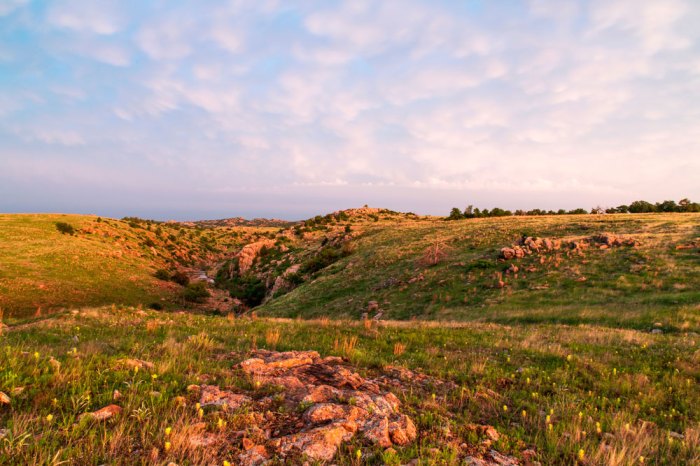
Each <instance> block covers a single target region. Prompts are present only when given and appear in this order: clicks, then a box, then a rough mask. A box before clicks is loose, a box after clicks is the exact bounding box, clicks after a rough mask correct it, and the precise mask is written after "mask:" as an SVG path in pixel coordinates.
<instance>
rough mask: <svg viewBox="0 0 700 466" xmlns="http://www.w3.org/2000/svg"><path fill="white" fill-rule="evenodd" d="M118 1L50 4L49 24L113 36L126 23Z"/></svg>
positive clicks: (63, 0)
mask: <svg viewBox="0 0 700 466" xmlns="http://www.w3.org/2000/svg"><path fill="white" fill-rule="evenodd" d="M122 11H123V10H122V9H121V8H120V2H119V1H118V0H90V1H89V2H84V1H81V0H55V1H52V2H51V3H50V4H49V8H48V11H47V14H46V18H47V22H48V23H49V24H50V25H51V26H54V27H59V28H64V29H71V30H74V31H79V32H89V33H93V34H101V35H111V34H115V33H116V32H118V31H119V30H120V29H121V28H122V27H123V23H124V18H123V16H122Z"/></svg>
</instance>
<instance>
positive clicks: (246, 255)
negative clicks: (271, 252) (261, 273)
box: [236, 239, 275, 274]
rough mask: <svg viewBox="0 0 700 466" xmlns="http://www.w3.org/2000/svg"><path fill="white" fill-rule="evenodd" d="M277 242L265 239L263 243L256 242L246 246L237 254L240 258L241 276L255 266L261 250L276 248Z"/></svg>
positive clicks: (239, 268)
mask: <svg viewBox="0 0 700 466" xmlns="http://www.w3.org/2000/svg"><path fill="white" fill-rule="evenodd" d="M274 245H275V242H274V241H273V240H271V239H265V240H261V241H256V242H254V243H250V244H246V245H245V246H243V249H241V250H240V252H239V253H238V254H237V256H236V257H238V271H239V273H240V274H244V273H246V272H247V271H248V270H250V268H251V267H252V265H253V262H254V261H255V258H256V257H258V254H259V253H260V250H261V249H262V248H271V247H274Z"/></svg>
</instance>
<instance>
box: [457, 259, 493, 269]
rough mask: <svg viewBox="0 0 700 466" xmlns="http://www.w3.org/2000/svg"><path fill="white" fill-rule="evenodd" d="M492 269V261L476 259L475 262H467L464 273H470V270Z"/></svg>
mask: <svg viewBox="0 0 700 466" xmlns="http://www.w3.org/2000/svg"><path fill="white" fill-rule="evenodd" d="M492 267H494V263H493V261H490V260H487V259H477V260H475V261H472V262H469V263H468V264H467V265H466V266H465V268H464V271H465V272H471V271H472V270H485V269H490V268H492Z"/></svg>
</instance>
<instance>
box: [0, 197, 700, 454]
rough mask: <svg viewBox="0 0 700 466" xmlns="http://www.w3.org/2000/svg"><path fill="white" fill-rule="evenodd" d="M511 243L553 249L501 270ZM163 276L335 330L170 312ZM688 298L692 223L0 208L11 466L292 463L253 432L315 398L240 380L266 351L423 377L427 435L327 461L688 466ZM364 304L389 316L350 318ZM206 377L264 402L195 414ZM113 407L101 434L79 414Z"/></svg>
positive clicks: (693, 324)
mask: <svg viewBox="0 0 700 466" xmlns="http://www.w3.org/2000/svg"><path fill="white" fill-rule="evenodd" d="M57 221H61V222H67V223H69V224H71V225H73V226H74V228H75V229H76V233H75V234H74V235H66V234H61V233H59V232H58V231H57V229H56V227H55V222H57ZM603 232H608V233H610V235H608V236H607V237H605V238H607V239H606V240H605V241H607V242H605V241H604V240H603V239H602V238H601V236H600V234H601V233H603ZM613 234H614V235H617V239H618V241H614V238H613V236H612V235H613ZM523 235H525V236H526V237H528V236H530V237H533V236H534V237H540V238H547V239H548V240H551V241H553V242H552V243H548V244H550V246H551V248H550V247H547V248H545V247H538V248H537V250H536V249H534V247H533V248H531V247H530V246H528V248H530V252H531V253H530V254H522V255H523V257H519V258H511V259H504V258H500V259H499V256H500V255H501V249H502V248H504V247H511V246H513V245H516V243H519V242H520V243H522V242H523ZM611 238H612V239H611ZM528 241H529V240H526V241H524V242H525V243H528ZM532 241H535V240H532ZM559 242H561V243H559ZM555 243H556V244H557V245H558V246H559V247H555V246H554V244H555ZM608 243H609V244H608ZM528 244H533V243H532V242H529V243H528ZM513 250H514V251H515V249H513ZM515 267H517V272H516V271H515ZM160 268H163V269H166V270H169V271H172V270H184V269H200V268H206V269H211V270H212V271H213V270H219V274H218V277H219V280H218V284H219V285H220V286H222V287H226V288H228V289H229V290H232V291H234V295H236V294H237V293H238V295H237V296H239V297H243V295H245V296H247V297H250V296H251V295H252V291H255V292H256V293H259V294H258V295H256V298H259V299H263V300H264V304H262V305H261V306H259V307H256V308H254V310H255V311H256V312H255V315H257V316H289V317H299V316H301V317H329V318H331V319H328V318H322V319H316V320H297V319H293V320H292V319H278V318H268V317H263V318H255V317H254V315H253V314H252V313H250V312H244V317H243V318H239V317H237V316H235V315H234V314H233V313H230V314H228V315H226V316H223V315H216V314H214V313H201V312H200V313H193V312H179V311H180V310H182V309H184V307H183V302H182V299H181V295H182V288H181V287H180V286H179V285H175V284H174V283H172V282H170V281H162V280H157V279H155V278H154V273H155V272H156V270H157V269H160ZM699 290H700V215H697V214H695V215H693V214H652V215H609V216H590V215H579V216H556V217H515V218H501V219H478V220H461V221H451V222H446V221H443V220H441V219H436V218H425V217H418V216H415V215H411V214H399V213H395V212H389V211H379V210H377V209H358V210H356V211H346V212H338V213H334V214H331V215H329V216H325V217H317V218H314V219H310V220H308V221H306V222H304V223H300V224H296V225H294V226H292V227H289V228H283V229H280V228H278V227H274V228H271V227H228V226H213V227H208V228H198V227H196V226H195V227H193V226H187V225H181V224H158V223H154V222H147V221H142V220H138V219H127V220H125V221H117V220H111V219H100V220H99V221H98V219H97V218H96V217H89V216H63V215H0V306H1V307H2V308H3V310H4V324H9V326H5V325H3V324H2V322H1V321H2V319H3V316H2V314H1V313H0V392H2V394H0V464H17V463H21V464H57V463H61V462H62V461H67V462H68V464H102V463H106V464H124V465H127V464H129V465H131V464H144V465H162V464H168V463H169V462H171V461H172V462H175V463H176V464H226V463H224V462H225V461H226V462H229V463H230V464H238V460H239V458H240V455H241V454H244V452H245V451H247V449H248V448H250V446H251V442H253V441H254V442H258V443H260V445H258V446H264V447H265V448H267V451H268V452H269V453H270V454H271V455H272V459H273V461H272V463H271V464H273V465H274V464H285V463H284V461H285V460H283V459H282V458H280V457H275V456H274V455H275V454H276V452H277V453H278V452H279V449H278V446H276V445H277V444H276V443H275V441H274V440H273V439H267V438H266V435H268V434H266V432H267V431H268V430H271V431H273V432H274V431H275V429H276V430H281V431H283V432H287V430H286V429H287V426H291V425H302V426H303V425H305V424H304V422H305V421H304V419H305V418H304V415H306V413H307V412H308V411H307V410H311V409H313V408H314V406H310V405H309V404H308V403H306V404H303V405H302V404H300V405H298V406H296V407H290V405H289V404H288V402H287V401H288V400H287V399H286V395H287V392H286V390H285V389H282V388H279V387H277V388H275V387H271V386H259V385H257V384H255V383H254V382H253V381H252V380H251V379H250V378H249V377H247V376H246V375H244V374H242V373H241V372H240V371H239V370H235V369H232V368H233V367H234V365H235V364H236V363H238V362H240V361H241V360H243V359H245V358H247V357H248V356H249V355H250V351H252V350H254V349H256V348H267V349H276V350H317V351H319V352H320V353H321V355H322V356H328V355H335V356H342V357H344V358H346V361H347V363H349V364H350V365H351V366H352V370H356V371H358V372H359V373H360V374H361V375H363V376H365V377H367V378H374V377H384V376H387V375H388V374H392V373H394V372H393V371H395V367H400V368H403V369H410V370H415V371H418V372H417V373H416V374H417V375H416V374H414V375H413V376H412V377H413V378H409V379H406V380H403V379H402V381H401V382H400V383H398V384H394V385H391V388H390V390H391V391H392V392H393V393H394V394H395V395H396V396H397V397H398V398H399V399H400V401H401V402H402V406H403V407H402V411H403V412H404V413H405V414H407V415H408V416H410V417H411V418H412V419H413V421H414V422H415V424H416V427H417V430H418V437H417V440H416V441H415V442H411V443H410V444H408V445H406V446H394V448H393V449H386V450H385V449H383V448H379V447H378V446H376V445H373V444H372V443H371V442H369V441H368V439H366V438H364V437H363V435H358V436H356V437H354V438H353V439H352V440H350V441H348V442H345V443H343V445H342V446H341V447H340V450H339V451H338V453H337V455H336V456H335V457H334V458H333V460H332V463H333V464H338V465H347V466H350V465H352V466H359V465H363V464H368V465H380V464H389V465H399V464H407V463H409V462H410V461H412V460H418V464H420V465H432V464H444V465H458V464H464V463H465V462H466V461H468V460H467V458H469V457H470V456H472V455H476V457H480V456H483V455H484V454H488V451H490V450H495V451H498V452H501V453H503V454H506V455H511V456H514V457H516V458H519V459H520V460H522V461H523V464H536V463H532V461H539V462H540V463H541V464H546V465H550V464H561V465H572V464H579V465H641V464H654V465H676V464H697V463H698V462H699V461H700V453H698V452H699V451H700V424H699V422H700V411H699V409H700V390H698V383H700V349H698V345H699V344H700V340H698V333H699V332H700V294H699V293H700V291H699ZM218 292H219V293H220V294H224V292H223V291H221V290H219V291H218ZM373 301H375V302H376V305H373V306H372V309H371V310H370V311H369V317H372V316H373V315H374V314H375V313H376V312H377V311H378V310H381V312H383V320H384V321H382V322H380V323H375V322H372V321H371V320H368V321H360V317H361V315H362V313H363V312H365V311H368V307H369V304H370V303H371V302H373ZM153 302H161V303H165V304H166V309H165V310H162V311H155V310H149V309H144V308H146V307H147V306H148V304H149V303H153ZM112 303H116V304H117V305H114V306H105V307H91V306H94V305H102V304H112ZM204 306H206V304H205V305H204ZM38 307H41V309H42V316H41V317H36V318H33V319H31V320H28V319H26V317H27V316H33V315H34V314H36V309H37V308H38ZM62 308H70V309H71V311H70V312H68V311H62V310H61V309H62ZM205 310H206V309H205ZM239 310H241V311H249V310H250V309H246V308H245V307H244V306H242V307H241V308H240V309H239ZM46 311H55V312H53V313H52V314H50V315H47V312H46ZM173 311H176V312H173ZM8 315H9V318H8ZM343 318H347V319H346V320H344V319H343ZM413 318H416V319H425V321H411V319H413ZM385 319H392V320H389V321H386V320H385ZM395 319H399V320H395ZM428 320H430V321H428ZM135 360H137V361H136V362H134V361H135ZM129 361H131V362H129ZM130 364H131V365H130ZM134 364H136V365H137V366H141V369H139V370H137V369H135V368H134V367H133V365H134ZM389 366H394V368H393V369H392V368H391V367H389ZM421 373H424V374H425V375H427V376H429V377H428V378H424V377H423V375H421ZM204 384H206V385H215V386H217V387H220V388H221V389H226V390H231V391H233V392H235V393H237V394H242V395H245V396H248V397H250V399H251V400H254V403H253V402H251V404H250V405H244V406H242V407H240V408H238V409H231V410H223V409H217V408H215V407H214V408H213V407H207V408H206V409H200V408H201V406H200V405H198V404H197V403H198V401H201V398H199V397H198V395H197V389H194V390H191V388H192V387H190V386H192V385H204ZM188 387H189V388H188ZM115 391H116V393H115ZM3 395H4V397H3ZM8 400H9V403H8ZM341 401H342V403H345V404H347V409H352V408H351V407H352V406H354V403H356V401H357V400H353V399H352V398H350V399H347V400H341ZM110 404H114V405H116V406H118V408H111V409H112V410H115V412H116V411H119V409H121V411H119V412H118V413H117V414H116V415H114V416H113V417H112V418H110V419H108V420H106V421H100V420H98V419H95V418H94V416H92V417H91V416H90V415H87V416H86V415H85V413H91V412H95V411H96V410H99V409H100V408H103V407H105V406H107V405H110ZM260 406H265V409H264V410H262V411H256V409H257V408H258V407H260ZM480 426H482V427H480ZM483 426H493V428H494V429H495V431H497V435H495V436H493V435H491V434H486V433H485V432H491V431H489V430H485V429H486V427H483ZM489 436H490V438H489ZM193 439H194V440H196V441H193ZM201 439H205V440H206V442H210V441H211V442H212V443H203V441H201ZM358 451H359V453H358ZM290 461H291V462H290ZM290 461H287V463H286V464H302V460H301V458H296V459H294V460H290ZM528 461H530V462H529V463H528ZM414 464H415V463H414Z"/></svg>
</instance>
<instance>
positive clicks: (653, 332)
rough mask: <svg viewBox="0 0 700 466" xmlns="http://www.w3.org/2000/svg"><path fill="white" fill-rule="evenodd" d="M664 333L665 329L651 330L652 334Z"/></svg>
mask: <svg viewBox="0 0 700 466" xmlns="http://www.w3.org/2000/svg"><path fill="white" fill-rule="evenodd" d="M662 333H664V331H663V330H661V329H660V328H655V329H652V330H651V334H652V335H661V334H662Z"/></svg>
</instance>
